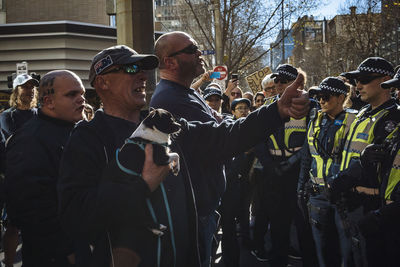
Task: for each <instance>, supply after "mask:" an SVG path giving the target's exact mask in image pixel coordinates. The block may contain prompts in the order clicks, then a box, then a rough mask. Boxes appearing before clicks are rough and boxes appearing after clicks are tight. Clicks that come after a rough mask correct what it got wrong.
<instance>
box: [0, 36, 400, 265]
mask: <svg viewBox="0 0 400 267" xmlns="http://www.w3.org/2000/svg"><path fill="white" fill-rule="evenodd" d="M156 68H158V70H159V75H160V80H159V82H158V84H157V86H156V89H155V91H154V94H153V96H152V98H151V100H150V102H149V103H146V81H147V77H148V73H149V72H150V71H153V70H155V69H156ZM211 74H212V71H206V69H205V64H204V61H203V59H202V57H201V51H200V50H199V47H198V46H197V43H196V41H195V40H194V39H193V38H192V37H191V36H190V35H188V34H187V33H184V32H170V33H166V34H164V35H162V36H161V37H160V38H159V39H158V40H157V41H156V43H155V47H154V55H153V54H139V53H137V52H136V51H134V50H133V49H131V48H129V47H127V46H124V45H118V46H113V47H109V48H106V49H104V50H102V51H99V53H98V54H96V55H95V56H94V58H93V60H92V63H91V67H90V70H89V82H90V84H91V86H92V87H93V88H95V90H96V93H97V95H98V96H99V98H100V99H101V103H102V108H101V109H98V110H97V111H96V112H95V113H94V111H93V108H91V106H90V105H88V103H86V100H85V98H84V94H85V88H84V86H83V84H82V81H81V79H80V78H79V77H78V76H77V75H76V74H75V73H73V72H71V71H68V70H54V71H50V72H49V73H47V74H45V75H44V76H43V77H42V79H41V80H40V81H38V80H36V79H34V78H32V77H30V76H29V75H27V74H22V75H19V76H17V77H16V79H15V80H14V89H13V93H12V96H11V98H10V105H11V108H10V109H8V110H6V111H4V112H3V113H2V114H1V115H0V126H1V137H2V143H1V147H0V152H1V153H0V159H1V162H0V167H1V172H2V173H3V174H4V179H3V180H4V181H2V187H1V189H2V193H3V194H2V196H3V199H2V200H3V203H5V205H4V213H5V214H7V216H6V217H5V216H3V218H4V225H5V228H6V232H5V234H4V238H3V248H4V254H5V260H4V264H5V266H6V267H10V266H13V260H14V257H15V251H16V248H17V245H18V238H19V235H20V236H21V239H22V261H23V266H25V267H37V266H44V267H63V266H65V267H67V266H93V267H101V266H104V267H106V266H116V267H128V266H130V267H132V266H157V267H158V266H182V267H195V266H202V267H203V266H204V267H206V266H207V267H208V266H212V265H214V259H215V251H216V245H215V240H216V239H215V237H216V235H217V233H218V232H219V230H220V229H221V230H222V237H221V240H220V241H221V248H222V264H224V266H227V267H235V266H240V262H241V259H240V255H241V250H243V249H247V250H249V251H250V252H251V254H252V255H253V256H254V258H255V259H256V260H257V261H260V262H269V264H270V266H274V267H275V266H277V267H280V266H288V263H289V262H288V257H292V258H297V259H302V265H303V266H397V265H398V264H397V262H398V260H397V257H396V256H397V255H396V251H400V231H399V230H400V228H399V227H398V225H399V223H400V183H399V182H400V152H399V148H400V134H399V132H400V107H399V104H398V99H396V96H395V95H394V94H393V92H394V90H395V88H400V71H397V74H395V69H394V68H393V66H392V64H391V63H389V62H388V61H386V60H385V59H383V58H379V57H370V58H367V59H366V60H364V61H363V62H361V64H360V65H359V66H358V68H357V70H354V71H349V72H345V73H342V74H341V75H340V76H338V77H327V78H325V79H323V80H322V81H321V83H320V84H319V85H316V86H313V87H311V88H310V89H309V90H307V88H305V85H306V73H305V72H304V71H302V70H301V69H299V68H295V67H294V66H292V65H290V64H282V65H279V66H278V67H277V69H276V70H275V71H274V72H273V73H271V74H269V75H267V76H266V77H265V78H264V79H263V81H262V84H261V85H262V88H263V91H260V92H256V93H255V94H254V95H253V93H251V92H244V91H243V90H242V89H241V88H240V87H239V79H238V77H236V76H233V77H231V79H229V81H228V82H227V84H226V89H225V88H221V85H220V84H219V83H216V82H213V80H212V79H211V78H210V76H211ZM196 78H199V79H198V80H197V81H194V80H195V79H196ZM307 91H308V92H307ZM147 104H148V106H149V107H150V109H151V110H153V109H163V110H165V111H162V112H165V113H166V114H169V116H166V117H165V116H164V117H163V116H161V118H162V119H160V118H153V119H155V120H156V119H158V120H162V121H160V122H158V124H155V125H156V126H154V127H153V129H152V131H151V133H150V132H149V133H150V134H148V136H146V135H144V137H148V138H134V136H137V132H138V131H139V130H140V129H142V128H141V127H140V125H141V122H142V121H144V120H145V118H146V117H147V118H148V116H154V112H150V113H149V111H148V110H144V108H145V107H146V106H147ZM149 114H150V115H149ZM167 117H168V118H170V119H167ZM171 120H172V123H173V125H174V127H177V126H179V130H178V131H174V133H173V134H170V135H169V136H168V138H166V139H165V137H164V135H165V134H164V132H163V131H166V129H167V128H168V123H171ZM157 125H161V126H160V127H161V128H157V127H158V126H157ZM157 140H163V141H162V142H158V141H157ZM136 147H137V149H136ZM159 147H163V149H165V153H167V155H170V157H167V159H168V161H165V162H163V163H160V161H159V159H158V158H159V153H160V150H159ZM129 148H131V149H129ZM172 154H174V155H177V156H178V158H179V160H177V159H176V157H172ZM177 164H178V165H179V168H176V167H177ZM134 167H135V168H134ZM136 167H138V168H136ZM138 170H139V171H138ZM172 170H173V171H172ZM177 170H179V171H177ZM293 229H295V232H296V233H297V238H296V239H297V240H298V245H296V246H295V247H296V249H295V248H294V240H292V237H293V235H291V232H292V230H293ZM268 232H269V235H270V241H269V243H270V244H268V245H267V244H266V236H267V234H268ZM267 248H268V249H267ZM242 264H243V261H242ZM242 266H243V265H242ZM245 266H250V265H245Z"/></svg>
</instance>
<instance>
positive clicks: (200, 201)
mask: <svg viewBox="0 0 400 267" xmlns="http://www.w3.org/2000/svg"><path fill="white" fill-rule="evenodd" d="M155 54H156V55H157V56H158V58H159V59H160V65H159V70H160V77H161V80H160V82H159V83H158V85H157V87H156V90H155V92H154V95H153V97H152V98H151V102H150V106H151V107H154V108H163V109H166V110H168V111H169V112H171V113H172V114H173V115H174V116H175V117H179V118H184V119H186V120H189V121H201V122H210V121H213V122H216V121H217V120H218V119H216V117H215V116H216V115H215V114H216V113H215V112H214V111H213V110H212V109H211V108H210V107H209V106H208V105H207V104H206V102H205V101H204V99H203V98H202V96H201V95H199V94H198V93H197V92H196V90H194V89H193V88H190V85H191V84H192V82H193V79H194V78H196V77H197V76H199V75H201V74H203V73H204V72H205V68H204V60H203V58H202V57H201V51H200V49H199V47H198V46H197V42H196V41H195V40H194V39H193V38H192V37H191V36H190V35H189V34H187V33H185V32H170V33H166V34H164V35H162V36H161V37H160V38H159V39H158V40H157V41H156V44H155ZM183 149H184V150H185V147H183ZM184 153H185V154H187V162H188V163H189V165H190V166H189V168H191V169H193V170H195V171H193V173H195V174H196V175H195V176H196V177H194V179H193V189H194V193H195V197H196V205H197V211H198V214H199V217H198V221H199V243H200V244H199V248H200V256H201V260H202V265H203V266H208V265H209V263H210V256H211V240H212V236H213V234H214V232H215V230H216V227H217V216H218V215H217V214H216V212H215V211H216V209H217V207H218V205H219V201H220V198H221V196H222V194H223V192H224V189H225V177H224V173H223V167H222V164H216V166H211V167H210V168H206V169H205V168H202V167H201V166H200V165H199V164H198V161H199V157H200V155H198V153H195V152H193V151H185V152H184Z"/></svg>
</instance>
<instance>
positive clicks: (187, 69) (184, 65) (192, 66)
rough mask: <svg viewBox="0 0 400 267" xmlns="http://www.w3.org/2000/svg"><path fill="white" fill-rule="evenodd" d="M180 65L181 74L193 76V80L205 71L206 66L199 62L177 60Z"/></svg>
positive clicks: (188, 76)
mask: <svg viewBox="0 0 400 267" xmlns="http://www.w3.org/2000/svg"><path fill="white" fill-rule="evenodd" d="M177 61H178V65H179V76H181V77H187V78H191V79H192V80H193V79H194V78H196V77H197V76H199V75H201V74H203V73H204V72H205V69H204V67H202V65H200V64H198V63H197V62H187V61H186V62H185V61H183V60H179V59H178V60H177Z"/></svg>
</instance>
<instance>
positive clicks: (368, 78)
mask: <svg viewBox="0 0 400 267" xmlns="http://www.w3.org/2000/svg"><path fill="white" fill-rule="evenodd" d="M381 77H384V76H382V75H378V76H360V77H357V78H354V80H355V82H356V83H357V82H360V83H361V84H369V83H370V82H372V81H373V80H375V79H378V78H381Z"/></svg>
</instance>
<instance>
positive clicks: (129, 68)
mask: <svg viewBox="0 0 400 267" xmlns="http://www.w3.org/2000/svg"><path fill="white" fill-rule="evenodd" d="M120 70H123V71H124V72H125V73H128V74H136V73H139V72H140V71H141V70H142V69H141V68H140V66H139V65H136V64H130V65H123V66H119V67H118V68H115V69H111V70H109V71H106V72H103V73H101V74H100V75H104V74H107V73H112V72H118V71H120Z"/></svg>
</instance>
